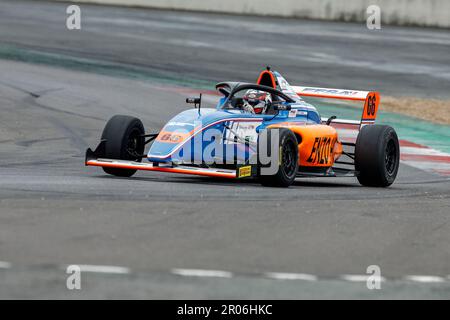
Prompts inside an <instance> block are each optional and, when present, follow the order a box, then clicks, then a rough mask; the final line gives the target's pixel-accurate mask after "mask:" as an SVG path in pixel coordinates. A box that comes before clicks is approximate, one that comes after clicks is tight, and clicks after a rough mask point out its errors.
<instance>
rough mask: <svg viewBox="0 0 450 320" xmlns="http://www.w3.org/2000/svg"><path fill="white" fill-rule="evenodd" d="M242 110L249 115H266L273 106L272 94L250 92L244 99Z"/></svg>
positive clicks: (258, 91) (256, 91)
mask: <svg viewBox="0 0 450 320" xmlns="http://www.w3.org/2000/svg"><path fill="white" fill-rule="evenodd" d="M242 101H243V105H242V109H243V110H244V111H245V112H248V113H256V114H261V113H266V111H267V109H268V108H269V107H270V105H271V104H272V97H271V94H270V93H268V92H266V91H260V90H254V89H251V90H248V91H247V92H246V93H245V95H244V96H243V97H242Z"/></svg>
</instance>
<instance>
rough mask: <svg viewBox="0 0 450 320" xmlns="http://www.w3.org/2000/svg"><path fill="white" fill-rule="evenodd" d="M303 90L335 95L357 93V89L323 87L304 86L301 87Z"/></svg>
mask: <svg viewBox="0 0 450 320" xmlns="http://www.w3.org/2000/svg"><path fill="white" fill-rule="evenodd" d="M303 92H314V93H325V94H335V95H342V96H354V95H357V94H358V91H351V90H339V89H325V88H305V89H303Z"/></svg>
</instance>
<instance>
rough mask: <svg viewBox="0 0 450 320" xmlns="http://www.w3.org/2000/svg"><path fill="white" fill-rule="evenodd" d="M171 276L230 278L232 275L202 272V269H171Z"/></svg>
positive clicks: (226, 272)
mask: <svg viewBox="0 0 450 320" xmlns="http://www.w3.org/2000/svg"><path fill="white" fill-rule="evenodd" d="M171 272H172V273H173V274H176V275H179V276H185V277H216V278H232V277H233V273H231V272H228V271H222V270H202V269H172V270H171Z"/></svg>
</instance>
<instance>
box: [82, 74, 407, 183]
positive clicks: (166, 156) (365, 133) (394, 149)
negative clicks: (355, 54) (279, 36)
mask: <svg viewBox="0 0 450 320" xmlns="http://www.w3.org/2000/svg"><path fill="white" fill-rule="evenodd" d="M216 90H217V93H218V94H219V98H218V103H217V105H216V107H215V108H202V107H201V103H202V96H201V95H200V97H198V98H187V99H186V102H187V103H189V104H194V108H189V109H188V110H185V111H183V112H181V113H179V114H178V115H176V116H175V117H173V118H172V119H171V120H169V122H167V124H166V125H165V126H164V127H163V128H162V129H161V131H160V132H157V133H146V132H145V130H144V125H143V124H142V121H141V120H139V119H138V118H135V117H130V116H126V115H115V116H113V117H112V118H111V119H110V120H109V121H108V122H107V124H106V126H105V128H104V130H103V133H102V136H101V141H100V144H99V145H98V147H97V148H96V149H95V150H94V151H93V150H91V149H88V150H87V151H86V158H85V165H87V166H98V167H102V168H103V170H104V172H106V173H108V174H111V175H114V176H119V177H130V176H132V175H133V174H134V173H135V172H136V171H137V170H147V171H159V172H171V173H179V174H193V175H200V176H209V177H219V178H230V179H242V178H252V179H257V181H259V182H261V184H262V185H264V186H274V187H288V186H290V185H292V184H293V183H294V181H295V179H296V178H297V177H339V176H355V177H357V179H358V181H359V182H360V184H362V185H364V186H372V187H388V186H390V185H391V184H392V183H393V182H394V180H395V178H396V176H397V172H398V168H399V159H400V151H399V142H398V138H397V134H396V132H395V130H394V129H393V128H392V127H390V126H386V125H375V124H374V123H375V119H376V115H377V110H378V105H379V101H380V95H379V93H378V92H374V91H357V90H343V89H329V88H316V87H301V86H291V85H290V84H289V83H288V82H287V81H286V79H285V78H284V77H283V76H282V75H281V74H280V73H279V72H276V71H272V70H271V69H270V67H267V68H266V69H265V70H263V71H262V72H261V73H260V75H259V77H258V79H257V81H256V82H255V83H240V82H221V83H219V84H217V85H216ZM304 97H313V98H323V99H333V100H332V101H334V99H342V100H351V101H361V103H364V107H363V112H362V116H361V119H360V120H344V119H337V118H336V116H331V117H329V118H322V117H321V116H320V115H319V112H318V111H317V109H316V108H315V107H314V106H313V105H311V104H310V103H307V102H306V101H305V100H304ZM339 126H344V127H348V126H351V127H354V128H356V130H358V134H357V138H356V141H344V140H343V139H341V138H340V137H339V134H338V131H339V130H338V129H337V127H339ZM147 144H151V146H150V148H149V150H148V152H147V153H145V152H144V150H145V146H146V145H147ZM144 158H145V159H146V160H147V161H145V162H142V159H144Z"/></svg>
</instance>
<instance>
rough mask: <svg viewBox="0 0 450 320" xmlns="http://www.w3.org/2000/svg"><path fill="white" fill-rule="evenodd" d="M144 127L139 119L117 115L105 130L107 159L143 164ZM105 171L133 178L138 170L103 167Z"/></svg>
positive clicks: (103, 134)
mask: <svg viewBox="0 0 450 320" xmlns="http://www.w3.org/2000/svg"><path fill="white" fill-rule="evenodd" d="M144 133H145V130H144V125H143V124H142V121H141V120H139V119H138V118H134V117H130V116H124V115H115V116H113V117H112V118H111V119H110V120H109V121H108V123H107V124H106V126H105V129H103V133H102V140H103V139H104V140H106V143H105V157H106V158H108V159H119V160H131V161H137V162H141V160H142V157H141V155H142V154H143V153H144V148H145V140H144V139H145V138H144V137H143V135H144ZM103 171H105V172H106V173H108V174H111V175H114V176H118V177H131V176H132V175H133V174H134V173H135V172H136V170H130V169H118V168H107V167H103Z"/></svg>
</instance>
